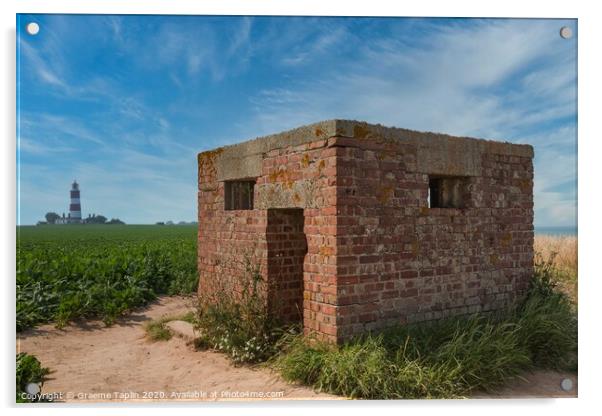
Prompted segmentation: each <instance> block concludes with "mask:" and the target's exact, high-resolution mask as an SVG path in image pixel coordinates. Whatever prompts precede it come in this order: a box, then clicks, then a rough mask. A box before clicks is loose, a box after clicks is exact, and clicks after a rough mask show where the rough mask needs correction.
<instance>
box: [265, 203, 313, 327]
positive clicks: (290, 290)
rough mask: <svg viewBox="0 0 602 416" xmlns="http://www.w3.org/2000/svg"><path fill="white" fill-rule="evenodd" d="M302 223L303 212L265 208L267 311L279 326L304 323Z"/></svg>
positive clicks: (292, 209)
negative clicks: (277, 321)
mask: <svg viewBox="0 0 602 416" xmlns="http://www.w3.org/2000/svg"><path fill="white" fill-rule="evenodd" d="M304 223H305V218H304V216H303V209H300V208H284V209H268V215H267V229H266V240H267V246H268V308H269V310H270V313H271V314H273V316H274V317H275V318H276V319H278V320H279V321H281V322H282V323H297V322H302V320H303V262H304V261H305V255H306V254H307V238H306V237H305V233H304V232H303V226H304Z"/></svg>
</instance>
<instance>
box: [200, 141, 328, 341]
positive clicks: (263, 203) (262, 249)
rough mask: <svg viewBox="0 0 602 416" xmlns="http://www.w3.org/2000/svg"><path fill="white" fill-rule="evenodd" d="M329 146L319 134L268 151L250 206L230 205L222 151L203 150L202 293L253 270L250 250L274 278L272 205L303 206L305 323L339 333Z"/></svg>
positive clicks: (325, 334) (309, 328) (325, 335)
mask: <svg viewBox="0 0 602 416" xmlns="http://www.w3.org/2000/svg"><path fill="white" fill-rule="evenodd" d="M316 135H317V134H316ZM326 145H327V141H326V140H315V141H312V142H309V143H305V144H302V145H299V146H291V147H288V148H283V149H276V150H272V151H270V152H268V153H267V154H265V155H264V157H263V161H262V174H261V176H259V177H258V178H257V180H256V185H255V195H254V201H255V209H254V210H247V211H244V210H232V211H225V210H224V183H223V182H222V181H219V180H218V177H217V170H218V169H217V167H216V164H217V163H218V161H217V160H218V159H219V155H220V150H219V149H218V150H216V151H211V152H205V153H201V154H200V155H199V194H198V208H199V217H198V221H199V235H198V269H199V278H200V281H199V294H201V293H211V292H212V291H215V290H216V288H217V287H218V286H219V287H223V286H227V288H229V287H232V286H235V285H232V284H230V281H231V280H236V279H237V278H240V277H243V276H244V275H245V273H247V272H246V269H245V264H244V263H243V262H242V259H243V258H245V257H247V258H250V259H251V260H252V262H253V263H255V264H258V265H260V266H261V267H260V273H261V274H262V276H263V277H264V279H265V281H266V282H268V281H269V273H268V272H269V265H268V263H269V260H268V259H269V255H268V241H267V239H266V231H269V230H268V211H269V210H268V209H269V208H303V209H304V230H303V231H304V234H305V239H306V242H307V254H306V255H305V257H304V264H303V281H304V283H303V287H304V291H303V295H302V296H303V325H304V328H305V331H306V332H308V333H309V332H316V333H317V334H318V335H321V336H322V337H323V338H326V339H330V340H336V326H335V320H336V314H335V305H336V284H335V282H336V239H335V233H336V215H335V214H336V206H335V204H336V188H335V180H336V157H335V154H336V152H337V150H336V149H334V148H327V147H326ZM268 284H271V283H268ZM289 306H290V308H291V309H292V308H295V306H294V305H292V304H291V305H289Z"/></svg>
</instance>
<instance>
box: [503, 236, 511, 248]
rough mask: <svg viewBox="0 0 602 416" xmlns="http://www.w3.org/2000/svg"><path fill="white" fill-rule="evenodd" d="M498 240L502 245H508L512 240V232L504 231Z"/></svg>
mask: <svg viewBox="0 0 602 416" xmlns="http://www.w3.org/2000/svg"><path fill="white" fill-rule="evenodd" d="M500 242H501V243H502V246H504V247H508V246H509V245H510V243H511V242H512V234H510V233H504V235H502V238H500Z"/></svg>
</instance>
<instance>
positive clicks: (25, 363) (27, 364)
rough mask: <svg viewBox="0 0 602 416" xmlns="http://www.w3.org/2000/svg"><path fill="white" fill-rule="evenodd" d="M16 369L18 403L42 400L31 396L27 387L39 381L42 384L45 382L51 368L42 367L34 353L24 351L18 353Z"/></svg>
mask: <svg viewBox="0 0 602 416" xmlns="http://www.w3.org/2000/svg"><path fill="white" fill-rule="evenodd" d="M16 370H17V379H16V385H17V403H29V402H35V401H40V399H39V398H36V397H31V395H30V394H28V392H27V391H26V387H27V385H28V384H30V383H37V384H39V385H40V386H41V385H42V384H43V382H44V377H45V376H46V375H47V374H48V373H49V372H50V370H49V369H48V368H45V367H42V365H41V364H40V361H39V360H38V359H37V358H36V357H35V356H34V355H30V354H27V353H24V352H21V353H19V354H17V362H16Z"/></svg>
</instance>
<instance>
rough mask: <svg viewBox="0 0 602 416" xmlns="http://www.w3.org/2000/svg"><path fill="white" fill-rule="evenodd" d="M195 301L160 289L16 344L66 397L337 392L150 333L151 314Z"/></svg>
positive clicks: (50, 387) (48, 386) (32, 333)
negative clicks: (118, 313)
mask: <svg viewBox="0 0 602 416" xmlns="http://www.w3.org/2000/svg"><path fill="white" fill-rule="evenodd" d="M192 309H193V307H192V299H191V298H184V297H162V298H160V299H159V300H158V301H157V302H155V303H153V304H152V305H150V306H149V307H146V308H142V309H139V310H137V311H135V312H133V313H131V314H130V315H128V316H127V317H124V318H122V319H120V320H119V321H118V322H117V323H116V324H115V325H113V326H111V327H106V326H105V325H104V324H103V323H102V322H96V321H87V322H81V323H77V324H73V325H70V326H68V327H66V328H64V329H61V330H59V329H56V328H54V326H52V325H44V326H40V327H38V328H36V329H34V330H29V331H26V332H23V333H21V334H19V337H18V338H17V352H21V351H23V352H28V353H32V354H35V355H36V356H37V357H38V358H39V359H40V361H41V362H42V364H43V365H44V366H45V367H49V368H50V369H51V370H52V373H51V374H50V375H49V377H48V380H47V381H46V382H45V384H44V386H43V392H44V393H50V392H53V393H63V395H62V401H66V402H98V401H126V400H133V401H151V400H211V401H213V400H240V399H247V398H248V397H251V396H254V397H257V396H258V395H262V394H263V395H265V396H266V398H269V399H312V400H316V399H336V397H335V396H330V395H327V394H319V393H316V392H314V391H312V390H311V389H310V388H307V387H302V386H295V385H291V384H288V383H287V382H285V381H284V380H282V379H281V378H280V377H279V376H278V375H277V374H275V373H274V372H272V371H270V370H269V369H265V368H258V369H254V368H250V367H234V366H232V365H231V364H230V363H229V361H228V360H227V358H226V357H225V356H224V355H223V354H219V353H215V352H211V351H194V350H193V349H192V347H190V346H187V345H186V343H185V341H184V340H182V339H181V338H177V337H172V339H171V340H169V341H158V342H153V341H150V340H149V339H147V338H146V334H145V331H144V323H145V322H147V321H149V320H151V319H155V318H159V317H161V316H163V315H177V314H181V313H185V312H187V311H189V310H192ZM178 394H179V395H178ZM128 395H129V396H128ZM59 401H60V398H59Z"/></svg>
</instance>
